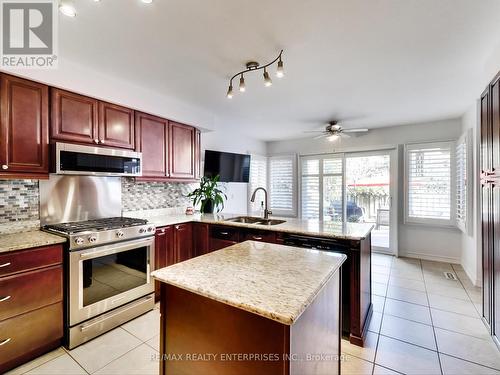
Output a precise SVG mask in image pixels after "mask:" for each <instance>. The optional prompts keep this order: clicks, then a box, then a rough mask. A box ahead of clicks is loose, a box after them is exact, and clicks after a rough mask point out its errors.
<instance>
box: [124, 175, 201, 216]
mask: <svg viewBox="0 0 500 375" xmlns="http://www.w3.org/2000/svg"><path fill="white" fill-rule="evenodd" d="M196 186H198V184H197V183H194V184H193V183H178V182H175V183H174V182H136V181H134V179H132V178H122V210H123V211H140V210H152V209H158V208H177V207H181V208H186V207H187V206H189V205H191V200H190V199H189V198H188V197H186V195H187V194H189V193H190V192H191V191H193V190H194V189H195V187H196Z"/></svg>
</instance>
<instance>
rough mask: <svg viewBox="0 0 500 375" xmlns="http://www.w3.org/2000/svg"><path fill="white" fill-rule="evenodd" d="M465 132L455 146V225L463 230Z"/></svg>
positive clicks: (464, 215) (465, 165)
mask: <svg viewBox="0 0 500 375" xmlns="http://www.w3.org/2000/svg"><path fill="white" fill-rule="evenodd" d="M467 146H468V145H467V134H464V135H463V136H462V137H461V138H460V139H459V140H458V142H457V146H456V150H455V152H456V159H455V165H456V189H457V194H456V216H457V226H458V227H459V228H460V229H461V230H462V231H464V232H466V228H467V208H468V207H467V195H468V190H467V157H468V155H467Z"/></svg>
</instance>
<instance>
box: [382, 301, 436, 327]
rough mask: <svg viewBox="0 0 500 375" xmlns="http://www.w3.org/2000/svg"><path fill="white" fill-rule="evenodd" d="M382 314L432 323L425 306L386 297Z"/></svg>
mask: <svg viewBox="0 0 500 375" xmlns="http://www.w3.org/2000/svg"><path fill="white" fill-rule="evenodd" d="M384 314H388V315H393V316H397V317H400V318H404V319H408V320H413V321H415V322H419V323H424V324H428V325H432V321H431V313H430V311H429V308H428V307H427V306H422V305H416V304H414V303H409V302H404V301H398V300H395V299H391V298H387V299H386V301H385V308H384Z"/></svg>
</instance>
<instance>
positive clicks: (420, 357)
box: [375, 336, 441, 375]
mask: <svg viewBox="0 0 500 375" xmlns="http://www.w3.org/2000/svg"><path fill="white" fill-rule="evenodd" d="M375 363H376V364H379V365H381V366H384V367H387V368H390V369H393V370H395V371H398V372H402V373H404V374H415V375H422V374H427V375H431V374H441V368H440V366H439V359H438V354H437V352H434V351H431V350H428V349H424V348H420V347H418V346H415V345H411V344H407V343H404V342H402V341H398V340H395V339H391V338H390V337H384V336H380V340H379V344H378V350H377V358H376V359H375Z"/></svg>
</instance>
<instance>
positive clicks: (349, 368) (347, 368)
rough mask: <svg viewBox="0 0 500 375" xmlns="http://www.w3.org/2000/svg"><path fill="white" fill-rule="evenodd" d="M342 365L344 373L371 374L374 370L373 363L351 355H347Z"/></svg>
mask: <svg viewBox="0 0 500 375" xmlns="http://www.w3.org/2000/svg"><path fill="white" fill-rule="evenodd" d="M340 366H341V373H342V374H343V375H371V373H372V371H373V363H371V362H368V361H365V360H363V359H360V358H357V357H354V356H351V355H347V356H346V357H345V360H344V361H342V363H341V365H340Z"/></svg>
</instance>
